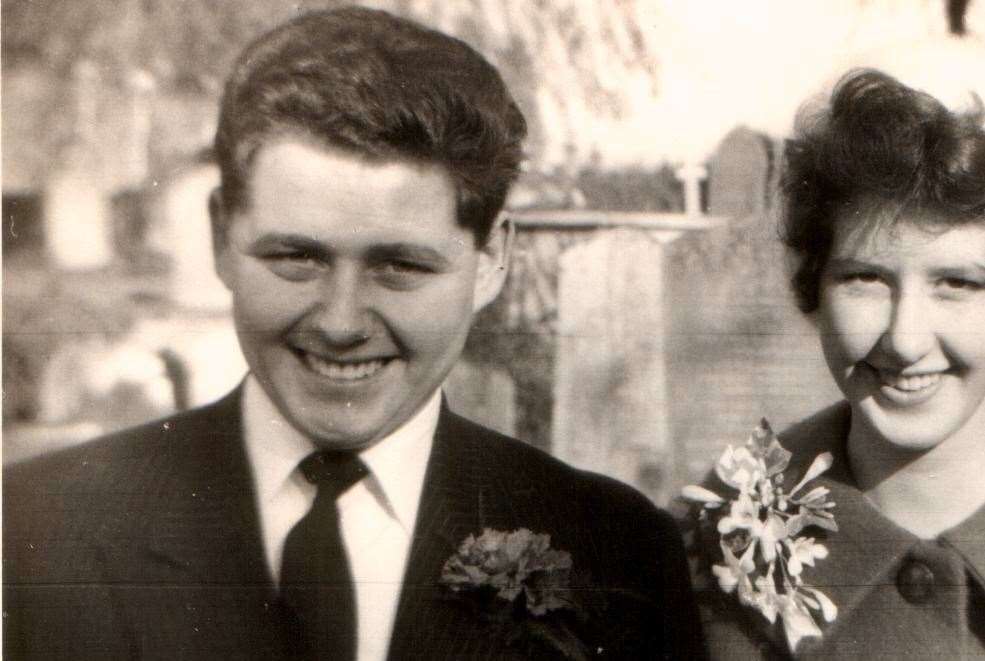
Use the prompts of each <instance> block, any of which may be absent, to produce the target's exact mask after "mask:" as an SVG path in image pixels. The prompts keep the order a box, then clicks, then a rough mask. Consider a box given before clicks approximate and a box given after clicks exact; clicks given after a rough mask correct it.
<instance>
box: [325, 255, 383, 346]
mask: <svg viewBox="0 0 985 661" xmlns="http://www.w3.org/2000/svg"><path fill="white" fill-rule="evenodd" d="M312 321H313V322H314V325H315V327H316V328H317V330H318V332H319V333H320V334H321V336H322V338H323V339H324V340H325V341H327V342H329V343H330V344H332V345H334V346H338V347H346V346H352V345H354V344H358V343H360V342H363V341H365V340H366V339H368V338H369V337H370V335H371V331H372V329H371V319H370V314H369V310H368V308H367V305H366V296H365V292H364V291H363V288H362V287H361V283H360V275H359V272H358V269H355V268H345V267H337V268H333V269H332V270H331V271H330V272H329V273H327V274H325V277H324V278H323V281H322V283H321V290H320V292H319V300H318V303H317V307H316V309H315V310H314V311H313V314H312Z"/></svg>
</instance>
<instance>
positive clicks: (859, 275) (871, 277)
mask: <svg viewBox="0 0 985 661" xmlns="http://www.w3.org/2000/svg"><path fill="white" fill-rule="evenodd" d="M839 279H840V280H841V281H842V282H847V283H860V284H871V283H876V282H879V281H880V280H881V278H880V277H879V274H878V273H870V272H866V271H859V272H856V273H845V274H844V275H842V276H841V277H840V278H839Z"/></svg>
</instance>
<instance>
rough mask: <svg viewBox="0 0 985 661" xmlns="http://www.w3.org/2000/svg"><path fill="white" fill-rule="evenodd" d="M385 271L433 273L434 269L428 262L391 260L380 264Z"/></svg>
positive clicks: (381, 269)
mask: <svg viewBox="0 0 985 661" xmlns="http://www.w3.org/2000/svg"><path fill="white" fill-rule="evenodd" d="M380 271H382V272H384V273H432V272H433V269H432V268H431V267H430V266H428V265H427V264H421V263H419V262H412V261H407V260H400V259H397V260H390V261H387V262H383V263H382V264H381V265H380Z"/></svg>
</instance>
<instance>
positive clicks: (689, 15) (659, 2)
mask: <svg viewBox="0 0 985 661" xmlns="http://www.w3.org/2000/svg"><path fill="white" fill-rule="evenodd" d="M569 1H570V2H571V3H572V6H573V7H574V8H575V9H576V11H577V12H578V13H579V14H582V15H583V17H582V18H581V20H583V21H586V22H591V21H593V20H594V21H596V22H598V20H599V19H598V15H597V14H598V12H599V7H601V6H602V5H600V4H599V3H600V2H601V3H607V2H610V1H611V0H569ZM635 8H636V15H637V20H638V23H639V25H640V27H641V29H642V32H643V34H644V37H645V39H646V40H647V45H648V50H650V51H651V52H652V53H654V56H655V60H656V61H657V62H658V66H659V70H658V74H657V77H658V80H657V88H658V90H659V94H658V95H655V94H653V84H652V79H650V78H649V77H648V76H647V75H645V74H644V73H643V72H641V71H638V70H637V71H631V70H630V71H627V70H625V67H621V66H619V65H618V63H617V64H616V65H614V66H612V67H611V68H612V71H606V64H605V62H604V61H602V62H599V70H600V71H601V72H603V77H604V78H608V79H611V80H614V81H618V89H619V90H621V94H622V95H623V96H624V98H625V99H626V101H627V102H628V105H629V107H630V109H631V110H630V112H629V113H628V114H627V116H624V117H622V118H619V119H618V120H616V119H612V118H609V117H605V116H604V113H599V112H597V109H592V108H590V107H587V105H588V104H587V103H586V104H582V105H580V106H579V104H577V103H570V102H568V104H567V106H568V107H567V108H564V109H557V110H556V112H558V117H556V118H555V119H554V120H553V121H545V125H547V126H548V127H549V128H552V127H553V130H556V131H558V132H560V133H563V135H558V136H557V138H558V139H557V140H553V141H552V143H557V144H558V145H563V141H564V139H568V140H572V139H573V140H574V141H576V142H577V144H578V153H579V156H582V157H584V156H585V155H586V154H588V153H590V152H591V150H592V148H593V147H596V146H597V147H598V149H599V151H600V153H601V154H602V157H603V160H604V162H605V163H607V164H623V163H634V162H643V163H650V164H652V163H654V162H660V161H662V160H664V159H667V160H670V161H684V160H698V161H700V160H704V158H706V157H707V156H708V154H710V153H711V152H712V151H713V150H714V148H715V146H716V145H717V144H718V142H719V140H720V139H721V138H722V137H723V136H724V134H725V133H727V132H728V131H729V130H730V129H731V128H733V127H735V126H736V125H738V124H746V125H748V126H751V127H753V128H757V129H761V130H764V131H766V132H767V133H770V134H773V135H785V134H787V133H788V132H789V130H790V128H791V126H792V123H793V117H794V114H795V112H796V109H797V107H798V106H799V105H800V103H801V102H802V101H803V100H804V99H806V98H807V97H808V96H809V95H811V94H814V93H816V92H817V91H818V90H821V89H823V88H824V86H825V85H826V84H830V82H832V81H833V80H835V79H837V78H838V77H839V76H840V74H842V73H844V72H845V71H846V70H847V69H848V68H850V67H852V66H859V65H869V66H877V67H880V68H883V69H885V70H887V71H889V72H890V73H893V74H894V75H896V76H898V77H900V78H901V79H902V80H904V82H908V83H909V84H911V85H914V86H917V87H920V88H923V89H926V90H927V91H929V92H931V93H934V94H935V95H937V96H939V97H942V98H943V99H944V100H945V101H946V102H949V104H950V105H958V104H967V103H969V102H970V99H971V97H970V95H969V94H968V90H970V89H977V90H978V93H979V94H980V95H981V96H982V97H983V98H985V0H972V2H971V6H970V8H969V10H968V13H967V20H966V23H967V25H968V28H969V31H970V34H969V35H968V36H966V37H965V38H964V39H960V40H959V39H955V38H953V37H950V36H949V35H948V32H947V25H946V17H945V13H944V0H906V1H899V0H896V1H894V0H866V1H865V2H862V1H861V0H797V1H796V2H791V1H790V0H742V1H736V0H718V1H712V0H706V1H703V2H687V1H685V2H680V1H675V0H635ZM545 107H547V108H548V109H550V107H551V105H550V102H548V103H547V104H546V105H545ZM548 112H550V110H548ZM572 127H577V129H578V130H573V129H572ZM555 151H557V153H552V154H551V155H550V156H549V160H557V161H560V160H561V159H562V158H563V156H564V154H563V151H561V150H560V149H556V150H555Z"/></svg>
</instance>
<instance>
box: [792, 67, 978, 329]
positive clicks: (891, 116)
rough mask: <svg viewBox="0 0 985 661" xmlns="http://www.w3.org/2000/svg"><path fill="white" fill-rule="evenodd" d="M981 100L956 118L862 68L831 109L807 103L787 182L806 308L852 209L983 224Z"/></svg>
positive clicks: (800, 294) (798, 289) (796, 283)
mask: <svg viewBox="0 0 985 661" xmlns="http://www.w3.org/2000/svg"><path fill="white" fill-rule="evenodd" d="M975 100H976V107H975V108H973V109H971V110H970V111H969V112H967V113H955V112H951V111H949V110H948V109H947V108H946V107H945V106H944V105H943V104H942V103H941V102H940V101H938V100H937V99H935V98H934V97H933V96H931V95H929V94H927V93H925V92H921V91H919V90H915V89H912V88H910V87H907V86H905V85H903V84H902V83H900V82H899V81H897V80H896V79H895V78H892V77H891V76H888V75H886V74H885V73H882V72H879V71H874V70H871V69H860V70H854V71H851V72H849V73H848V74H846V75H845V76H844V77H843V78H842V79H841V80H840V81H839V82H838V84H837V86H836V87H835V89H834V92H833V93H832V95H831V99H830V101H829V103H827V104H825V105H824V106H823V107H821V108H820V109H818V108H810V107H808V106H805V109H804V110H803V111H802V112H801V113H800V116H799V117H798V122H797V128H796V134H795V136H794V138H793V139H792V140H790V141H788V143H787V149H786V163H785V171H784V176H783V184H782V185H783V192H784V240H785V242H786V244H787V246H788V247H789V248H790V249H791V251H792V252H793V255H794V257H795V259H796V271H795V273H794V276H793V288H794V292H795V294H796V295H797V299H798V305H799V306H800V309H801V310H803V311H804V312H813V311H814V310H816V309H817V307H818V305H819V302H820V278H821V272H822V271H823V269H824V267H825V265H826V264H827V261H828V257H829V255H830V252H831V249H832V242H833V241H834V232H835V223H836V221H837V220H838V219H839V218H840V217H844V216H845V214H846V213H848V212H850V211H853V210H854V211H857V212H859V213H858V218H859V222H869V221H873V220H874V221H875V222H887V221H888V222H895V220H894V219H898V218H899V217H901V216H902V215H904V214H913V215H915V216H916V217H918V218H921V219H926V220H927V221H928V222H929V221H930V219H933V222H935V223H937V224H938V225H959V224H967V223H983V222H985V125H983V120H985V112H983V108H982V103H981V100H980V99H977V98H976V99H975ZM880 218H881V219H882V220H879V219H880Z"/></svg>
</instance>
